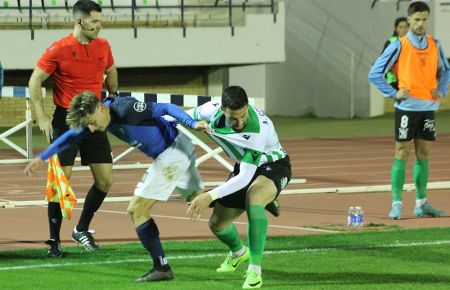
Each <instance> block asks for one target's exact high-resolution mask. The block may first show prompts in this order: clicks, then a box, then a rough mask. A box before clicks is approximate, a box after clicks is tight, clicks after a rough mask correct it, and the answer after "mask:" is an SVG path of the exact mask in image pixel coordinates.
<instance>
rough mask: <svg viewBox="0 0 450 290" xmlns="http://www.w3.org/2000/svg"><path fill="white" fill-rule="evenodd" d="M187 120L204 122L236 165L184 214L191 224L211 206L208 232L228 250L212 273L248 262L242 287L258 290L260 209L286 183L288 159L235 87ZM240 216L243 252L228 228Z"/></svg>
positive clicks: (263, 226) (262, 232)
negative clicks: (244, 226)
mask: <svg viewBox="0 0 450 290" xmlns="http://www.w3.org/2000/svg"><path fill="white" fill-rule="evenodd" d="M193 117H194V119H196V120H205V121H209V122H210V124H209V130H208V133H209V135H210V136H211V138H212V139H213V140H214V141H216V142H217V144H219V145H220V146H221V147H222V148H223V149H224V151H225V152H226V153H227V154H228V155H229V156H230V157H231V158H233V159H234V160H235V161H236V164H235V167H234V171H233V173H232V174H231V175H230V178H229V179H228V180H227V182H225V183H224V184H222V185H220V186H218V187H216V188H214V189H212V190H210V191H209V192H206V193H204V194H201V195H199V196H198V197H197V198H195V199H194V200H193V201H192V203H191V205H190V207H189V209H188V212H189V213H190V214H191V217H192V218H193V219H197V218H198V217H200V214H201V213H202V211H203V210H204V209H206V208H207V207H208V206H209V205H210V204H211V202H214V211H213V214H212V216H211V217H210V220H209V225H210V228H211V230H212V232H213V233H214V234H215V235H216V236H217V238H218V239H219V240H220V241H222V242H223V243H224V244H225V245H227V246H228V247H229V248H230V250H231V252H230V255H229V256H228V257H227V259H226V260H225V261H224V262H223V263H222V265H220V267H219V268H218V269H217V271H218V272H231V271H234V270H235V269H236V268H237V266H238V265H239V264H241V263H242V262H244V261H246V260H247V259H250V263H249V267H248V270H247V277H246V280H245V282H244V284H243V286H242V287H243V288H260V287H261V285H262V278H261V260H262V253H263V251H264V246H265V241H266V235H267V216H266V213H265V210H264V207H265V206H266V205H267V204H269V203H270V202H272V201H273V200H275V198H276V197H277V196H278V194H279V193H280V192H281V190H282V189H283V188H284V187H285V186H286V185H287V183H288V182H289V180H290V178H291V165H290V160H289V156H288V155H287V154H286V151H285V150H284V149H283V147H282V146H281V144H280V142H279V141H278V136H277V134H276V132H275V128H274V126H273V123H272V121H271V120H270V119H269V118H268V117H267V116H266V115H265V114H264V113H263V112H261V111H260V110H258V109H257V108H255V107H254V106H251V105H249V104H248V98H247V95H246V93H245V91H244V89H242V88H241V87H238V86H232V87H228V88H226V89H225V90H224V92H223V94H222V99H221V102H220V101H219V102H214V101H212V102H208V103H206V104H204V105H202V106H200V107H198V108H196V109H194V111H193ZM244 211H247V216H248V221H249V223H248V247H249V249H247V247H246V246H245V245H244V244H243V242H242V241H241V239H240V238H239V235H238V233H237V230H236V227H235V226H234V225H233V224H232V222H233V221H234V220H235V219H236V218H237V217H239V216H240V215H241V214H242V213H243V212H244Z"/></svg>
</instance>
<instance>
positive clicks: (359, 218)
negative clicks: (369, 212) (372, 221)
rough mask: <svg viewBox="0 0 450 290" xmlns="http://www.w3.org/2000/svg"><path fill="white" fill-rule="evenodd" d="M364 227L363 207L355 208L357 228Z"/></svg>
mask: <svg viewBox="0 0 450 290" xmlns="http://www.w3.org/2000/svg"><path fill="white" fill-rule="evenodd" d="M363 226H364V211H363V209H362V207H360V206H355V227H357V228H362V227H363Z"/></svg>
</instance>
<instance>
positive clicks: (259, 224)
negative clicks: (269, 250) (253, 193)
mask: <svg viewBox="0 0 450 290" xmlns="http://www.w3.org/2000/svg"><path fill="white" fill-rule="evenodd" d="M247 216H248V246H249V248H250V261H249V263H250V264H252V265H256V266H261V260H262V255H263V251H264V246H265V244H266V236H267V216H266V212H265V210H264V207H263V206H261V205H250V206H249V207H248V209H247Z"/></svg>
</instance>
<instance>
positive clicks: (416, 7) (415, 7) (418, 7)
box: [408, 1, 430, 16]
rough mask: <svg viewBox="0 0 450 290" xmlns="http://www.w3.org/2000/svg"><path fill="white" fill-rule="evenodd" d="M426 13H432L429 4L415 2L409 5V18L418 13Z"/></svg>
mask: <svg viewBox="0 0 450 290" xmlns="http://www.w3.org/2000/svg"><path fill="white" fill-rule="evenodd" d="M424 11H426V12H428V13H430V7H428V5H427V3H425V2H422V1H417V2H413V3H411V4H409V7H408V16H411V15H413V14H414V13H416V12H424Z"/></svg>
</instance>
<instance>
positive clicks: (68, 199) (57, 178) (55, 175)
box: [45, 154, 77, 219]
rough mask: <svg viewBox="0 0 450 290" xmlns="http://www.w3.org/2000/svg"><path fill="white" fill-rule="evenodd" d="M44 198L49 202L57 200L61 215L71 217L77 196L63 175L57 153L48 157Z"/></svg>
mask: <svg viewBox="0 0 450 290" xmlns="http://www.w3.org/2000/svg"><path fill="white" fill-rule="evenodd" d="M45 199H46V200H47V201H49V202H59V206H60V207H61V213H62V216H63V217H65V218H68V219H70V218H71V217H72V209H73V207H74V206H75V204H76V203H77V198H76V197H75V194H74V193H73V190H72V188H71V187H70V182H69V180H68V179H67V177H66V176H65V175H64V171H63V170H62V167H61V164H60V163H59V159H58V155H57V154H55V155H53V156H52V157H50V158H49V159H48V173H47V188H46V190H45Z"/></svg>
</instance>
